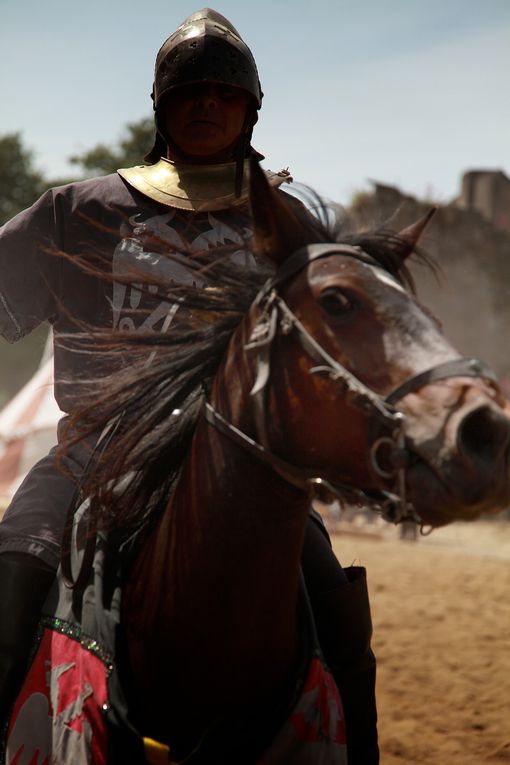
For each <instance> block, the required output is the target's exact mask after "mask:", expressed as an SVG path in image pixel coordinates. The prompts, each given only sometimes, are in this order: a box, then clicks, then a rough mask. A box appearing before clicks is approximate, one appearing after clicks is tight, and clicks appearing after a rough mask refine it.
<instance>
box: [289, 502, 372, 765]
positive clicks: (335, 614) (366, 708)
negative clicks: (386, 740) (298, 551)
mask: <svg viewBox="0 0 510 765" xmlns="http://www.w3.org/2000/svg"><path fill="white" fill-rule="evenodd" d="M302 565H303V573H304V577H305V581H306V584H307V590H308V594H309V597H310V601H311V605H312V610H313V614H314V617H315V623H316V628H317V633H318V637H319V643H320V645H321V649H322V651H323V654H324V657H325V659H326V663H327V664H328V667H329V669H330V670H331V672H332V674H333V677H334V679H335V682H336V684H337V686H338V689H339V692H340V696H341V698H342V704H343V707H344V714H345V722H346V731H347V756H348V761H349V765H377V763H378V762H379V748H378V744H377V708H376V699H375V674H376V662H375V657H374V654H373V653H372V650H371V647H370V640H371V636H372V621H371V616H370V604H369V600H368V591H367V585H366V572H365V569H363V568H360V567H350V568H347V569H343V568H342V567H341V566H340V564H339V563H338V561H337V559H336V557H335V555H334V553H333V550H332V549H331V544H330V542H329V538H328V536H327V532H326V530H325V529H324V527H323V525H321V524H320V522H318V521H317V518H314V516H311V518H310V521H309V523H308V528H307V533H306V537H305V545H304V549H303V558H302Z"/></svg>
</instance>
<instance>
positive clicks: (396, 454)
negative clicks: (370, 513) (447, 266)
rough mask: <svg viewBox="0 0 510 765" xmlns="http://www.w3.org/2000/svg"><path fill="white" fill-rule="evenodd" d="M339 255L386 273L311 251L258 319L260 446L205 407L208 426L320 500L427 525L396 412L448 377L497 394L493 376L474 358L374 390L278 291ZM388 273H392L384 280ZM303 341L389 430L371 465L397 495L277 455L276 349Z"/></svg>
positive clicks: (268, 298)
mask: <svg viewBox="0 0 510 765" xmlns="http://www.w3.org/2000/svg"><path fill="white" fill-rule="evenodd" d="M331 255H339V256H342V257H349V258H355V259H356V260H359V261H361V262H362V263H365V264H366V265H369V266H371V267H374V268H382V266H381V265H380V264H379V263H377V261H375V260H374V259H373V258H371V257H370V256H369V255H368V254H367V253H366V252H364V251H363V250H362V249H361V248H360V247H356V246H351V245H344V244H339V245H335V244H311V245H308V246H306V247H302V248H300V249H299V250H297V251H296V252H294V253H293V254H292V255H291V256H290V257H289V258H288V259H287V260H286V261H285V262H284V263H283V265H282V266H281V267H280V268H279V269H278V271H277V272H276V274H275V275H274V276H272V277H271V278H270V279H269V280H268V281H267V282H266V283H265V285H264V286H263V287H262V289H261V290H260V292H259V293H258V295H257V297H256V299H255V304H256V305H257V306H258V307H259V309H260V315H259V318H258V320H257V322H256V324H255V326H254V328H253V330H252V333H251V336H250V339H249V342H248V344H247V345H246V346H245V348H246V350H249V351H254V352H256V354H257V358H256V379H255V383H254V385H253V388H252V390H251V391H250V395H251V397H252V399H253V403H254V415H255V424H256V430H257V439H258V440H255V439H253V438H251V437H250V436H248V435H247V434H246V433H243V432H242V431H241V430H239V429H238V428H236V427H235V426H234V425H232V424H231V423H230V422H228V421H227V420H226V419H225V418H224V417H223V416H222V415H221V414H220V413H219V412H217V411H216V409H215V408H214V407H213V406H212V404H211V403H210V402H206V403H205V417H206V420H207V422H208V423H209V424H210V425H212V426H214V427H215V428H216V429H217V430H218V431H219V432H220V433H222V434H223V435H225V436H227V437H228V438H230V439H231V440H232V441H233V442H234V443H236V444H237V445H238V446H240V447H241V448H243V449H244V450H245V451H247V452H248V453H250V454H251V455H252V456H254V457H256V458H257V459H258V460H261V461H262V462H264V463H266V464H267V465H270V466H271V467H272V468H273V470H275V471H276V473H278V474H279V475H280V476H281V477H282V478H284V479H285V480H286V481H287V482H288V483H290V484H292V485H293V486H296V487H297V488H299V489H301V490H303V491H306V492H308V493H309V494H311V495H312V496H313V495H323V494H324V492H326V493H327V494H328V495H333V496H334V497H336V498H338V499H339V500H340V501H341V502H346V501H347V502H352V503H355V504H358V505H363V506H370V507H371V508H372V509H373V510H375V511H376V512H379V513H381V514H382V515H383V517H384V518H385V519H386V520H389V521H391V522H393V523H399V522H400V521H402V520H404V519H410V520H413V521H415V522H417V523H420V524H421V523H422V521H421V519H420V518H419V517H418V515H417V514H416V512H415V510H414V508H413V506H412V503H411V502H409V501H408V500H407V497H406V469H407V466H408V464H409V460H410V456H411V452H410V451H409V449H408V448H407V446H406V439H405V416H404V414H402V413H401V412H399V411H397V410H396V409H395V407H394V404H395V403H396V402H398V401H400V400H401V399H402V398H404V396H407V395H408V394H409V393H413V392H415V391H416V390H418V389H419V388H422V387H423V386H425V385H429V384H430V383H432V382H436V381H438V380H444V379H447V378H449V377H478V378H483V379H485V380H487V381H489V382H490V383H492V384H493V385H495V387H497V382H496V376H495V374H494V372H492V370H491V369H490V368H489V367H488V366H487V365H486V364H484V363H483V362H481V361H479V360H478V359H474V358H455V359H452V360H450V361H447V362H445V363H442V364H438V365H437V366H435V367H433V368H431V369H429V370H427V371H425V372H421V373H419V374H417V375H415V376H413V377H411V378H409V379H407V380H405V382H403V383H402V384H401V385H399V386H398V387H397V388H395V389H394V390H393V391H391V393H389V394H388V395H387V396H385V397H382V396H380V395H379V394H378V393H376V392H375V391H373V390H371V389H370V388H368V387H367V386H366V385H365V384H364V383H363V382H362V381H361V380H359V379H358V378H357V377H356V376H355V375H353V374H352V373H351V372H350V371H349V370H348V369H346V367H344V366H343V365H342V364H340V362H338V361H337V360H336V359H334V358H332V357H331V356H330V355H329V354H328V352H327V351H326V350H325V349H324V348H323V347H322V345H320V343H318V342H317V340H316V339H315V338H314V337H313V336H312V335H311V334H310V333H309V332H308V330H307V329H306V328H305V327H304V326H303V324H302V323H301V321H300V320H299V319H298V317H297V316H296V315H295V314H294V313H293V312H292V311H291V309H290V308H289V306H288V305H287V303H286V302H285V301H284V300H283V298H282V297H281V296H280V295H279V293H278V288H279V287H280V286H281V285H282V284H284V283H286V282H287V281H288V280H289V279H291V278H292V277H293V276H295V275H296V274H297V273H299V272H300V271H301V270H303V269H304V268H306V267H307V266H308V265H309V264H310V263H312V262H313V261H315V260H318V259H320V258H325V257H329V256H331ZM385 273H386V272H385ZM278 332H279V333H280V334H283V335H290V334H291V333H296V335H297V337H298V339H299V341H300V343H301V345H302V347H303V349H304V350H305V352H306V353H307V354H308V355H309V356H310V357H311V358H312V359H313V361H315V362H316V364H317V366H314V367H312V368H311V369H310V374H318V375H321V376H323V377H327V378H329V379H330V380H333V381H334V382H335V383H336V384H337V385H338V386H339V388H341V390H342V392H344V393H345V394H346V395H347V396H348V398H349V401H350V403H352V404H353V405H354V406H356V407H359V408H361V409H362V410H363V411H364V412H366V413H367V416H371V417H376V418H377V419H378V420H380V421H381V422H382V423H383V425H385V426H386V427H388V429H389V430H390V433H391V435H390V436H384V437H381V438H378V439H377V440H376V441H375V442H374V443H373V444H372V446H371V449H370V460H371V465H372V467H373V469H374V470H375V472H376V473H377V474H378V475H380V476H381V477H383V478H385V479H387V480H392V479H393V480H394V489H393V490H392V491H385V490H383V491H377V492H366V491H364V490H363V489H362V488H359V487H355V486H350V485H347V484H339V483H336V482H334V483H333V482H331V481H329V480H327V479H325V478H323V477H321V476H320V475H317V473H318V471H317V469H316V468H315V469H312V468H306V467H301V466H296V465H292V464H290V463H289V462H287V461H286V460H284V459H282V458H281V457H279V456H278V455H276V454H274V453H273V452H272V451H271V448H270V444H269V437H268V426H267V416H266V415H267V394H268V387H269V386H268V383H269V380H270V376H271V356H272V353H271V352H272V347H273V342H274V340H275V338H276V336H277V334H278ZM382 450H385V451H386V452H387V462H388V463H389V464H390V465H391V466H392V467H391V468H390V469H388V467H387V466H386V465H385V466H382V465H381V462H380V458H381V452H382Z"/></svg>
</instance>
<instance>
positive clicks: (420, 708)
mask: <svg viewBox="0 0 510 765" xmlns="http://www.w3.org/2000/svg"><path fill="white" fill-rule="evenodd" d="M331 530H333V529H331ZM333 542H334V547H335V551H336V553H337V555H338V557H339V559H340V560H341V561H342V562H343V564H344V565H349V564H350V563H353V562H357V563H358V564H359V563H361V565H364V566H366V567H367V569H368V579H369V588H370V597H371V603H372V612H373V621H374V642H373V645H374V650H375V653H376V655H377V658H378V708H379V735H380V745H381V755H382V756H381V762H382V765H402V764H403V763H426V764H427V765H429V764H430V765H475V763H476V765H480V763H493V764H494V765H496V763H500V765H502V764H503V763H510V523H508V522H507V523H506V524H503V523H496V522H492V523H489V522H478V523H476V524H455V525H454V526H452V527H449V528H447V529H440V530H437V531H435V532H433V534H432V535H431V536H430V537H426V538H423V537H422V538H419V539H418V541H417V542H409V541H401V540H400V539H399V537H398V534H397V532H396V530H395V529H393V528H392V527H390V526H384V527H383V526H379V525H376V526H374V527H372V526H369V527H366V526H365V527H363V529H362V528H359V530H356V527H354V528H353V527H352V526H347V525H345V526H344V525H343V524H339V525H338V526H337V530H336V531H335V533H334V535H333Z"/></svg>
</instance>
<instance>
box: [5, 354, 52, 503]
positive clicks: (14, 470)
mask: <svg viewBox="0 0 510 765" xmlns="http://www.w3.org/2000/svg"><path fill="white" fill-rule="evenodd" d="M61 417H62V412H61V411H60V409H59V408H58V405H57V402H56V401H55V398H54V396H53V358H52V357H51V356H50V358H47V360H45V361H43V362H42V363H41V366H40V367H39V369H38V370H37V372H36V373H35V374H34V376H33V377H32V378H31V380H29V381H28V383H27V384H26V385H25V386H24V387H23V388H22V389H21V390H20V391H19V393H17V394H16V396H14V398H13V399H11V401H10V402H9V403H8V404H6V406H5V407H4V409H2V411H0V516H1V514H2V511H3V510H5V508H6V507H7V505H8V504H9V501H10V499H11V497H12V495H13V494H14V492H15V491H16V489H17V488H18V486H19V484H20V483H21V481H22V480H23V478H24V477H25V475H26V474H27V472H28V471H29V470H30V468H31V467H32V465H34V464H35V463H36V462H37V460H38V459H40V458H41V457H43V456H44V455H45V454H46V453H47V452H48V451H49V450H50V448H51V447H52V446H54V445H55V443H56V440H57V422H58V421H59V419H60V418H61Z"/></svg>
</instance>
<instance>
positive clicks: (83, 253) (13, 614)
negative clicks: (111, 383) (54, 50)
mask: <svg viewBox="0 0 510 765" xmlns="http://www.w3.org/2000/svg"><path fill="white" fill-rule="evenodd" d="M152 98H153V105H154V115H155V125H156V136H155V143H154V147H153V149H152V150H151V152H150V154H149V155H148V156H147V158H146V160H147V162H148V163H149V164H148V165H147V166H145V167H134V168H128V169H124V170H119V171H118V172H117V173H114V174H112V175H107V176H105V177H101V178H93V179H91V180H86V181H81V182H77V183H71V184H68V185H65V186H61V187H59V188H55V189H51V190H50V191H48V192H46V193H45V194H44V195H43V196H42V197H41V198H40V199H39V201H37V202H36V203H35V204H34V205H33V206H32V207H30V208H29V209H28V210H25V211H24V212H22V213H20V214H19V215H17V216H16V217H15V218H13V219H12V220H11V221H10V222H8V223H7V224H5V226H3V228H1V229H0V331H1V332H2V334H3V336H4V337H5V338H7V340H9V341H12V342H14V341H16V340H18V339H19V338H21V337H23V336H24V335H26V334H27V333H28V332H30V331H31V330H33V329H34V328H35V327H37V326H38V325H39V324H40V323H41V322H43V321H45V320H48V321H49V322H50V323H51V324H52V327H53V332H54V337H55V395H56V398H57V401H58V403H59V406H60V407H61V409H62V410H63V411H64V412H67V413H70V412H72V411H73V409H74V408H75V406H76V405H77V404H79V403H80V399H81V397H82V394H83V392H84V390H86V387H87V380H93V379H94V378H95V377H98V376H100V375H101V374H104V373H105V371H108V370H105V369H104V368H102V365H101V361H100V359H99V357H98V355H97V354H94V353H89V354H87V355H86V356H84V354H83V353H81V352H79V350H78V349H77V348H76V347H75V346H74V345H73V336H75V335H76V332H77V331H80V330H81V329H82V328H83V326H85V325H87V326H90V325H99V326H104V327H113V328H118V329H120V330H124V331H126V332H129V331H133V332H136V331H140V330H149V329H150V330H152V331H154V332H166V331H168V330H169V328H170V326H171V324H172V321H175V316H176V313H177V312H178V308H179V306H178V305H177V304H175V303H171V302H168V301H166V300H163V301H162V300H161V298H154V297H151V295H150V290H144V289H140V286H136V285H135V284H130V285H129V286H128V285H126V284H122V283H121V282H120V281H117V282H116V281H115V276H116V275H120V274H122V273H124V274H126V273H130V272H132V271H133V270H135V269H136V270H138V271H140V268H141V266H142V264H144V266H143V267H144V268H146V269H147V273H149V272H150V270H151V269H157V270H158V272H159V273H161V271H162V270H164V273H165V274H166V275H167V276H168V279H169V281H174V282H177V283H179V282H181V283H182V282H186V280H188V281H189V280H190V279H192V274H191V273H190V270H188V268H187V266H186V259H187V257H189V254H190V253H192V252H193V251H200V250H203V249H210V248H211V247H213V248H214V247H215V246H217V245H223V244H225V243H231V244H233V245H237V246H238V247H239V249H238V251H237V252H236V253H235V255H234V256H233V257H235V258H237V259H238V261H239V262H240V263H241V264H244V266H245V267H246V268H256V267H257V264H256V263H255V261H254V260H253V257H252V256H251V255H250V254H248V253H246V252H245V251H244V243H245V241H246V238H247V236H248V235H249V233H250V226H251V221H250V213H249V209H248V200H247V185H246V172H245V170H246V164H247V162H248V161H249V157H250V156H251V155H252V154H253V152H254V149H253V148H252V146H251V135H252V130H253V127H254V125H255V123H256V122H257V119H258V111H259V109H260V106H261V103H262V91H261V88H260V83H259V78H258V74H257V68H256V65H255V61H254V59H253V56H252V54H251V52H250V50H249V48H248V47H247V46H246V44H245V43H244V42H243V40H242V39H241V37H240V36H239V34H238V32H237V31H236V30H235V29H234V27H233V26H232V25H231V24H230V22H229V21H228V20H227V19H225V18H224V17H223V16H221V15H220V14H218V13H216V12H215V11H212V10H209V9H204V10H202V11H199V12H198V13H194V14H193V15H191V16H190V17H189V18H187V19H186V20H185V21H184V22H183V24H181V26H180V27H179V28H178V29H177V30H176V31H175V32H174V34H173V35H171V36H170V37H169V38H168V39H167V40H166V42H165V43H164V44H163V46H162V48H161V49H160V51H159V53H158V55H157V59H156V67H155V78H154V86H153V91H152ZM268 179H269V181H270V183H271V184H273V185H274V186H279V185H281V184H282V183H283V182H284V181H286V180H287V175H286V174H285V173H282V174H274V173H268ZM281 193H284V192H283V191H282V192H281ZM296 204H298V203H297V202H296ZM169 248H171V249H172V250H173V251H174V252H175V251H177V252H180V253H182V258H180V259H178V261H179V262H177V261H175V260H174V259H172V260H169V259H166V258H165V257H164V254H163V253H164V251H165V249H167V250H168V249H169ZM212 253H213V250H212ZM90 264H92V265H93V266H94V267H95V268H97V267H98V265H99V267H100V268H103V269H104V271H105V273H109V274H110V276H112V277H113V281H110V282H108V280H103V279H100V278H98V277H97V275H96V274H95V273H91V272H89V273H87V265H90ZM111 371H113V370H111ZM62 432H63V427H62V424H61V425H60V427H59V438H61V437H62ZM87 454H88V450H87V449H86V448H85V447H84V446H81V447H75V448H74V449H72V450H71V451H70V452H69V453H68V455H67V458H66V466H67V467H68V468H70V470H71V471H72V473H73V475H74V476H76V478H77V480H79V477H80V475H81V474H82V472H83V470H84V469H85V466H86V460H87ZM75 488H76V486H75V481H73V480H72V479H71V478H70V477H68V476H67V475H65V474H64V473H62V472H60V471H59V470H58V469H57V468H56V466H55V450H53V451H52V452H50V454H49V455H48V456H47V457H45V458H43V459H42V460H41V461H40V462H38V463H37V465H36V466H35V467H34V468H33V469H32V470H31V471H30V473H29V474H28V476H27V477H26V479H25V481H24V482H23V484H22V485H21V487H20V489H19V490H18V492H17V494H16V496H15V497H14V499H13V501H12V503H11V505H10V507H9V509H8V511H7V512H6V514H5V518H4V520H3V522H2V523H1V524H0V604H1V606H0V607H1V609H2V616H1V622H0V689H1V690H0V717H5V715H6V713H7V711H8V708H9V704H10V703H11V701H12V699H13V696H14V694H15V691H16V688H17V687H18V685H19V682H20V678H21V676H22V672H23V666H24V662H25V659H26V656H27V653H28V651H29V649H30V645H31V641H32V637H33V634H34V631H35V627H36V624H37V620H38V616H39V612H40V609H41V607H42V603H43V601H44V599H45V597H46V594H47V591H48V588H49V586H50V584H51V582H52V580H53V577H54V573H55V570H56V568H57V566H58V564H59V561H60V552H61V538H62V531H63V526H64V523H65V519H66V514H67V511H68V507H69V506H70V504H71V503H73V501H74V493H75ZM310 518H311V519H310V523H309V529H308V533H307V537H306V542H305V547H304V551H303V568H304V572H305V576H306V580H307V583H308V586H309V590H310V595H311V599H312V605H313V606H315V609H316V616H317V622H318V624H317V626H318V631H319V635H326V636H327V638H328V644H329V645H333V646H335V645H338V650H337V651H336V653H337V654H338V655H334V654H335V651H334V650H332V651H331V655H327V656H326V660H327V662H328V664H329V666H330V667H331V669H332V670H333V672H334V675H335V678H336V680H337V683H338V685H339V687H340V692H341V695H342V699H343V702H344V707H345V710H346V718H347V732H348V737H349V758H350V759H349V762H350V764H351V765H356V763H359V764H360V765H361V763H363V765H371V764H372V763H376V762H378V749H377V732H376V712H375V703H374V680H375V662H374V660H373V655H372V653H371V651H370V649H369V644H370V634H369V633H370V629H369V628H367V634H365V635H364V636H363V639H362V640H360V641H359V643H357V644H356V645H349V639H348V635H347V636H346V634H343V633H344V632H345V629H344V627H345V624H346V623H353V621H356V622H359V623H364V624H369V623H370V618H369V606H368V599H367V594H366V586H365V581H364V580H363V581H357V582H356V583H353V585H351V584H350V583H349V582H348V579H347V576H346V574H345V573H344V571H343V569H342V568H341V566H340V565H339V564H338V562H337V560H336V558H335V556H334V555H333V553H332V551H331V547H330V545H329V543H328V541H327V536H326V535H325V532H324V531H323V529H322V528H321V527H320V525H319V524H318V521H317V519H316V518H314V517H313V516H312V515H311V516H310ZM319 602H320V606H319V605H318V603H319ZM367 614H368V616H367ZM337 634H338V640H336V638H335V636H336V635H337Z"/></svg>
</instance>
